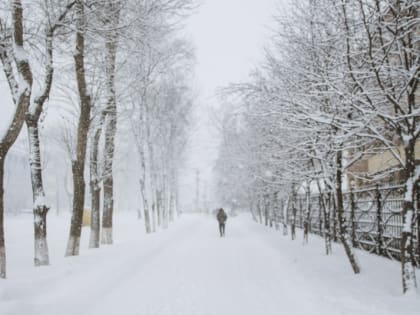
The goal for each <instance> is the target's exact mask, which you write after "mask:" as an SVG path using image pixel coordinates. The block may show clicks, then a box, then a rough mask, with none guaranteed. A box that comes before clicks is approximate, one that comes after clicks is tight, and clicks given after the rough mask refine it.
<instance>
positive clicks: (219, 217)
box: [217, 209, 227, 223]
mask: <svg viewBox="0 0 420 315" xmlns="http://www.w3.org/2000/svg"><path fill="white" fill-rule="evenodd" d="M226 220H227V215H226V212H225V211H224V210H223V209H220V210H219V212H218V213H217V221H219V223H225V222H226Z"/></svg>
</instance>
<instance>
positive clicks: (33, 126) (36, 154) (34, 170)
mask: <svg viewBox="0 0 420 315" xmlns="http://www.w3.org/2000/svg"><path fill="white" fill-rule="evenodd" d="M38 117H39V116H38ZM38 117H30V116H29V115H27V118H26V125H27V127H28V138H29V152H30V168H31V182H32V193H33V201H34V205H33V215H34V235H35V238H34V264H35V266H45V265H48V264H49V255H48V243H47V213H48V210H49V207H47V205H46V203H45V193H44V186H43V182H42V165H41V152H40V146H39V132H38V131H39V129H38ZM32 118H33V119H32Z"/></svg>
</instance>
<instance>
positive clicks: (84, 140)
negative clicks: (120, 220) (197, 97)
mask: <svg viewBox="0 0 420 315" xmlns="http://www.w3.org/2000/svg"><path fill="white" fill-rule="evenodd" d="M193 8H194V6H193V4H192V1H191V0H145V1H141V2H139V1H134V0H74V1H71V0H67V1H61V0H53V1H41V0H39V1H38V0H35V1H20V0H11V1H9V2H6V1H4V2H2V3H1V4H0V59H1V62H2V68H3V71H4V75H5V78H6V80H5V81H6V82H7V84H8V86H9V89H10V94H11V96H12V99H13V103H14V104H13V105H14V106H13V111H12V113H11V115H10V120H8V124H7V126H5V127H4V128H1V130H0V131H1V132H0V192H1V193H0V277H1V278H5V277H6V247H5V237H4V224H5V223H4V198H3V197H4V196H3V191H4V189H3V177H4V167H5V158H6V155H7V153H8V151H9V149H10V148H11V147H12V145H13V144H14V142H15V141H16V139H17V138H18V136H19V134H20V132H21V129H22V127H23V125H24V124H26V127H27V135H28V140H29V152H30V161H29V163H30V170H31V181H32V190H33V214H34V264H35V265H36V266H40V265H48V264H49V254H48V244H47V213H48V210H49V208H50V207H49V206H48V205H47V202H46V198H45V196H46V193H48V192H45V189H44V185H43V181H42V179H43V177H42V176H43V165H42V163H41V152H44V151H48V146H46V147H45V148H43V147H42V145H43V144H42V143H43V139H47V138H48V137H49V136H51V138H54V139H56V140H57V139H58V142H61V143H60V145H61V146H62V147H64V148H66V151H67V153H68V156H69V158H70V159H71V171H72V179H73V191H72V197H73V198H72V199H73V200H72V217H71V225H70V235H69V239H68V243H67V249H66V251H65V255H66V256H73V255H78V254H79V247H80V236H81V231H82V218H83V210H84V207H85V200H86V196H85V191H86V178H85V177H86V175H87V174H89V175H90V176H89V180H90V181H89V187H90V190H89V191H90V194H91V196H90V197H91V208H92V209H91V235H90V243H89V246H90V247H91V248H95V247H99V245H100V243H102V244H112V242H113V235H112V225H113V210H114V190H115V187H114V168H115V167H114V164H113V163H114V162H115V145H116V143H115V141H116V139H117V131H118V130H120V129H121V133H124V132H127V133H128V132H132V134H131V135H130V136H131V138H133V139H135V141H133V142H134V143H135V144H136V145H135V147H137V149H138V157H139V161H140V163H141V165H142V168H141V174H137V175H139V177H140V178H141V181H140V185H139V191H140V192H141V194H142V198H143V204H144V209H143V210H144V217H145V222H146V230H147V232H151V231H155V230H156V226H163V227H166V226H167V225H168V222H169V221H171V220H172V219H173V218H174V214H175V212H176V201H177V182H178V170H179V168H180V166H181V164H182V161H183V158H182V157H183V152H184V149H185V144H186V142H187V135H188V130H189V129H188V128H189V123H190V122H189V113H190V111H191V108H192V105H193V93H192V90H191V88H190V86H191V82H192V62H193V53H192V50H191V47H190V45H189V44H188V42H187V41H186V40H184V39H182V37H180V32H179V31H180V29H181V28H182V21H183V20H184V19H185V17H187V16H188V14H190V13H191V11H192V10H193ZM69 65H70V66H69ZM57 72H59V76H57ZM54 89H55V90H56V92H55V93H56V94H57V95H61V96H62V95H64V94H66V93H67V96H68V97H67V101H68V103H70V101H71V100H75V103H76V104H77V106H76V115H73V116H72V115H68V116H66V117H65V121H64V122H63V124H62V126H55V127H56V128H55V129H54V132H55V133H58V134H59V135H61V136H57V135H43V134H41V133H40V124H42V119H41V117H43V115H44V116H45V114H46V113H45V109H44V106H45V104H46V103H49V106H50V107H51V106H55V105H57V106H61V107H66V106H67V107H69V108H71V105H69V104H67V105H66V100H63V99H64V98H63V97H61V98H60V97H56V98H54V95H53V94H52V93H51V91H54ZM50 94H51V95H50ZM4 105H6V104H4ZM68 111H69V112H71V110H68ZM118 126H119V127H118ZM117 127H118V128H117ZM41 148H43V149H45V150H41ZM58 158H62V157H58ZM85 166H88V167H89V172H87V171H86V170H85ZM101 190H103V194H101ZM101 196H103V201H102V202H101ZM101 204H103V211H102V220H101V218H100V213H101V211H100V208H101ZM149 205H151V209H150V208H149ZM101 222H102V224H101ZM151 222H152V223H151Z"/></svg>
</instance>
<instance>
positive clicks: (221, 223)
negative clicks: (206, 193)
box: [217, 208, 227, 237]
mask: <svg viewBox="0 0 420 315" xmlns="http://www.w3.org/2000/svg"><path fill="white" fill-rule="evenodd" d="M226 220H227V214H226V212H225V210H223V208H220V209H219V211H218V212H217V221H219V231H220V237H222V236H225V223H226Z"/></svg>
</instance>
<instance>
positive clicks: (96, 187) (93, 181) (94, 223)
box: [89, 119, 102, 248]
mask: <svg viewBox="0 0 420 315" xmlns="http://www.w3.org/2000/svg"><path fill="white" fill-rule="evenodd" d="M101 120H102V119H100V121H99V126H98V128H96V129H95V131H94V135H93V137H92V142H91V145H92V147H91V152H90V193H91V202H92V207H91V213H90V215H91V217H90V238H89V248H99V241H100V239H99V238H100V230H101V225H100V205H101V187H100V180H99V177H100V176H99V169H98V148H99V140H100V138H101V131H102V128H101Z"/></svg>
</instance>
